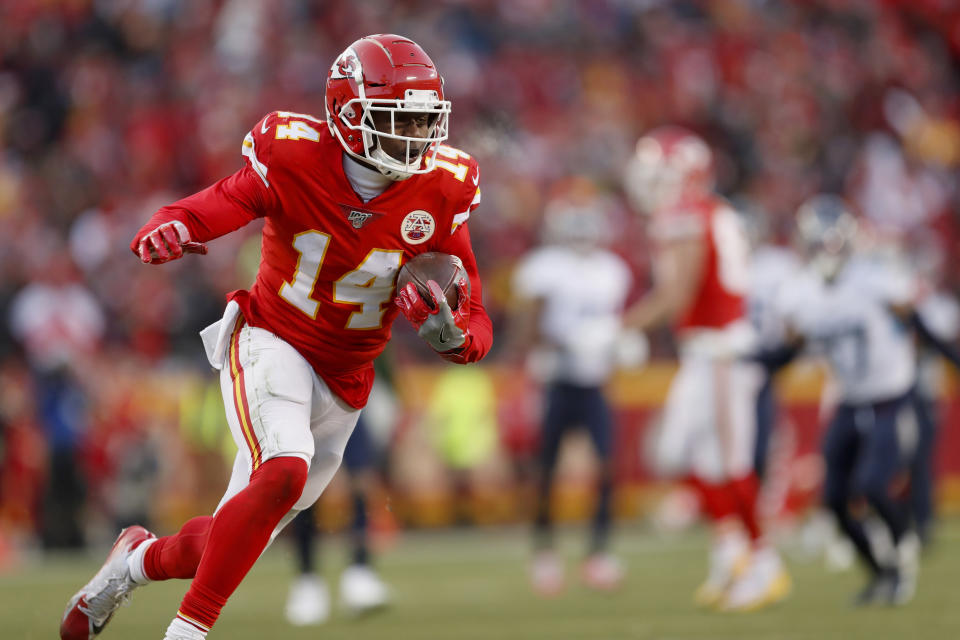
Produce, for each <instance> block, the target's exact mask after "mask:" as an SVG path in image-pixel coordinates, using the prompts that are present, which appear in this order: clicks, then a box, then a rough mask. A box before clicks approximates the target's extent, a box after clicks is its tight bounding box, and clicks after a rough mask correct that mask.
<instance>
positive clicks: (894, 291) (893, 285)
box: [874, 264, 917, 306]
mask: <svg viewBox="0 0 960 640" xmlns="http://www.w3.org/2000/svg"><path fill="white" fill-rule="evenodd" d="M883 271H885V273H884V274H883V275H881V276H880V277H878V278H875V280H874V282H875V286H876V287H877V290H878V293H879V295H880V296H881V297H882V298H883V300H884V302H886V303H887V304H890V305H896V306H899V305H911V304H913V303H914V302H915V301H916V298H917V281H916V279H915V278H914V277H913V274H912V273H911V272H910V270H909V269H908V268H907V267H906V266H905V265H899V264H898V265H890V266H888V267H887V268H886V269H884V270H883Z"/></svg>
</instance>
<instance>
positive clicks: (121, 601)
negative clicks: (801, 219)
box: [79, 576, 135, 626]
mask: <svg viewBox="0 0 960 640" xmlns="http://www.w3.org/2000/svg"><path fill="white" fill-rule="evenodd" d="M134 586H135V585H134V584H133V582H131V581H130V580H127V579H126V577H124V576H114V577H112V578H107V584H106V585H104V587H103V589H101V590H100V591H99V592H98V593H97V594H96V595H94V596H92V597H90V598H89V599H88V600H87V604H86V606H83V605H81V606H80V607H79V609H80V611H82V612H83V613H85V614H86V615H87V616H88V617H89V618H90V619H91V620H93V622H94V624H95V625H97V626H100V625H102V624H103V623H104V622H106V620H107V618H109V617H110V614H112V613H113V612H114V611H116V610H117V609H118V608H119V607H120V606H121V605H126V604H128V603H129V602H130V592H131V591H133V587H134Z"/></svg>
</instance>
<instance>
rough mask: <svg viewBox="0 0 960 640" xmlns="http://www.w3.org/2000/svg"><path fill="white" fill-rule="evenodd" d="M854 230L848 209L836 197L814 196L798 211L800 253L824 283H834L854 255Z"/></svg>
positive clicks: (854, 223) (842, 200) (855, 230)
mask: <svg viewBox="0 0 960 640" xmlns="http://www.w3.org/2000/svg"><path fill="white" fill-rule="evenodd" d="M857 226H858V225H857V219H856V218H855V217H854V215H853V213H851V210H850V206H849V205H848V204H847V202H846V201H845V200H844V199H843V198H841V197H839V196H835V195H830V194H823V193H821V194H817V195H815V196H813V197H812V198H810V199H808V200H807V201H805V202H804V203H803V204H801V205H800V208H799V209H797V239H798V242H799V244H800V249H801V251H802V252H803V255H804V257H806V259H807V260H808V262H809V263H810V264H811V265H812V266H813V267H814V268H815V269H816V271H817V272H818V273H820V275H821V276H823V278H824V279H825V280H833V279H834V278H835V277H836V276H837V274H838V273H840V269H842V268H843V265H844V264H846V262H847V259H848V258H849V257H850V254H851V253H853V250H854V243H855V241H856V237H857Z"/></svg>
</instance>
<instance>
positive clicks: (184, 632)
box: [163, 615, 207, 640]
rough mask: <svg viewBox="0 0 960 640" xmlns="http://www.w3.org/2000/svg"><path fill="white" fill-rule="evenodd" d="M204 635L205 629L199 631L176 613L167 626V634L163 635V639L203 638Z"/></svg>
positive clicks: (190, 639) (196, 639)
mask: <svg viewBox="0 0 960 640" xmlns="http://www.w3.org/2000/svg"><path fill="white" fill-rule="evenodd" d="M206 637H207V632H206V631H201V630H200V629H199V628H197V627H195V626H194V625H192V624H190V623H189V622H187V621H186V620H184V619H182V618H181V617H180V616H179V615H178V616H177V617H176V618H174V619H173V622H171V623H170V626H169V627H167V635H165V636H163V640H205V638H206Z"/></svg>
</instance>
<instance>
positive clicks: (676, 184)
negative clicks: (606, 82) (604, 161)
mask: <svg viewBox="0 0 960 640" xmlns="http://www.w3.org/2000/svg"><path fill="white" fill-rule="evenodd" d="M714 182H715V176H714V163H713V153H712V152H711V151H710V147H709V146H708V145H707V143H706V142H704V141H703V139H702V138H700V137H699V136H697V135H696V134H694V133H693V132H692V131H688V130H687V129H683V128H681V127H675V126H664V127H657V128H656V129H653V130H651V131H649V132H648V133H646V134H644V135H643V136H642V137H641V138H640V139H639V140H638V141H637V148H636V150H635V151H634V154H633V156H632V157H631V158H630V160H629V162H628V163H627V168H626V172H625V175H624V188H625V190H626V192H627V196H628V197H629V198H630V200H631V202H632V203H633V205H634V206H635V207H636V208H637V210H638V211H639V212H640V213H644V214H651V213H655V212H657V211H659V210H662V209H665V208H668V207H672V206H674V205H676V204H677V203H679V202H680V201H681V200H684V199H690V198H696V197H699V196H703V195H705V194H707V193H709V192H710V191H711V190H712V189H713V186H714Z"/></svg>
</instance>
